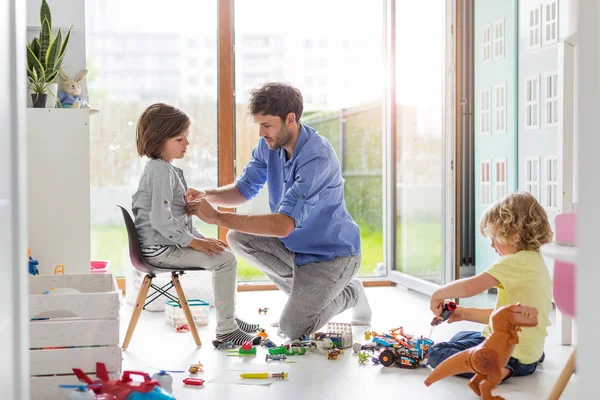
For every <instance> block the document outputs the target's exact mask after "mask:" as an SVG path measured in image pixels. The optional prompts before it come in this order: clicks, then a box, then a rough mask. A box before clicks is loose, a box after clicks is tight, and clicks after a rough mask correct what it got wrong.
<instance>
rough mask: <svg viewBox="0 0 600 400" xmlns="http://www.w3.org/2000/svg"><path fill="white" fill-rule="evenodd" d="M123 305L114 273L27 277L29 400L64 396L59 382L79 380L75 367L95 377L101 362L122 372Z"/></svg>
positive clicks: (115, 374)
mask: <svg viewBox="0 0 600 400" xmlns="http://www.w3.org/2000/svg"><path fill="white" fill-rule="evenodd" d="M44 293H45V294H44ZM119 309H120V291H119V289H118V286H117V284H116V281H115V278H114V277H113V275H112V274H71V275H36V276H30V277H29V318H30V322H29V357H30V371H29V372H30V375H31V376H30V398H31V399H34V400H37V399H62V398H65V391H64V389H60V388H59V387H58V385H59V384H76V383H78V382H79V381H78V379H77V377H76V376H75V375H74V374H73V370H72V368H81V369H82V370H83V371H84V372H85V373H87V374H92V375H94V374H95V372H96V362H103V363H105V364H106V367H107V370H108V372H109V375H110V376H111V377H112V378H113V379H116V378H117V377H118V376H119V375H120V373H121V359H122V356H121V348H120V346H119ZM54 375H57V376H54Z"/></svg>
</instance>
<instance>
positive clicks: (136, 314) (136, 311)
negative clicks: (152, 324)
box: [123, 275, 152, 350]
mask: <svg viewBox="0 0 600 400" xmlns="http://www.w3.org/2000/svg"><path fill="white" fill-rule="evenodd" d="M151 284H152V277H151V275H146V276H145V277H144V280H143V281H142V286H141V287H140V291H139V292H138V296H137V299H136V301H135V307H134V308H133V314H131V319H130V320H129V327H128V328H127V334H126V335H125V340H124V341H123V350H125V349H127V347H128V346H129V342H130V341H131V337H132V336H133V331H134V330H135V326H136V325H137V323H138V320H139V319H140V314H141V313H142V309H143V308H144V303H145V302H146V297H147V296H148V290H150V285H151Z"/></svg>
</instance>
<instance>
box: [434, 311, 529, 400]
mask: <svg viewBox="0 0 600 400" xmlns="http://www.w3.org/2000/svg"><path fill="white" fill-rule="evenodd" d="M537 316H538V311H537V309H536V308H535V307H529V306H524V305H521V304H520V303H517V304H516V305H510V306H504V307H501V308H499V309H498V311H496V312H495V313H494V315H493V316H492V324H491V325H492V333H491V334H490V336H489V337H487V338H486V339H485V340H484V341H483V342H482V343H481V344H479V345H478V346H475V347H471V348H470V349H466V350H463V351H461V352H460V353H457V354H455V355H453V356H452V357H450V358H448V359H446V360H444V362H442V363H441V364H440V365H438V366H437V367H436V368H435V369H434V370H433V371H432V372H431V373H430V374H429V376H428V377H427V379H425V385H427V386H430V385H431V384H432V383H435V382H437V381H439V380H440V379H444V378H446V377H448V376H451V375H457V374H462V373H465V372H467V373H468V372H471V373H474V374H475V376H474V377H473V378H472V379H471V380H470V381H469V387H470V388H471V390H473V392H475V394H476V395H477V396H481V399H482V400H492V399H493V400H503V397H500V396H492V389H494V388H495V387H496V385H498V384H499V383H500V382H502V370H503V369H504V366H505V365H506V363H507V362H508V360H509V359H510V356H511V354H512V352H513V350H514V349H515V345H516V344H517V343H519V335H518V333H519V332H520V331H521V327H523V326H524V327H533V326H536V325H537V324H538V318H537Z"/></svg>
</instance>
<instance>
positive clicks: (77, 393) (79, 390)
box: [58, 385, 96, 400]
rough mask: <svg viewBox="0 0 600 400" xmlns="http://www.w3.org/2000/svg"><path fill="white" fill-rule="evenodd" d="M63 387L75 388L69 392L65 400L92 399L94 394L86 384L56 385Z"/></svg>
mask: <svg viewBox="0 0 600 400" xmlns="http://www.w3.org/2000/svg"><path fill="white" fill-rule="evenodd" d="M58 387H60V388H63V389H75V390H73V391H71V392H70V393H69V397H68V398H67V400H94V399H95V398H96V395H95V394H94V392H93V391H92V390H91V388H89V387H87V386H86V385H58Z"/></svg>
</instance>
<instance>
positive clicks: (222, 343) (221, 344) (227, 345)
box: [212, 339, 235, 350]
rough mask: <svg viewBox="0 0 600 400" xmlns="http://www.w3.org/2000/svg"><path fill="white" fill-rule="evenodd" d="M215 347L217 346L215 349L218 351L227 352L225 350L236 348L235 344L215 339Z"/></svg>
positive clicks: (213, 342)
mask: <svg viewBox="0 0 600 400" xmlns="http://www.w3.org/2000/svg"><path fill="white" fill-rule="evenodd" d="M212 344H213V346H215V349H217V350H225V349H233V348H235V345H234V344H233V342H231V341H223V340H220V339H215V340H213V341H212Z"/></svg>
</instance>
